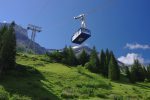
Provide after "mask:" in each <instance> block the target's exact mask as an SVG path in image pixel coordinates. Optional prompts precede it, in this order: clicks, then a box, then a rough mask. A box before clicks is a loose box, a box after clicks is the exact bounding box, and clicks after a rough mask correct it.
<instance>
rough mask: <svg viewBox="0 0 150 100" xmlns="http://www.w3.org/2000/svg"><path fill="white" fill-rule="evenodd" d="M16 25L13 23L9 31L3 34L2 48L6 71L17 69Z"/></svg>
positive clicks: (3, 64) (3, 63)
mask: <svg viewBox="0 0 150 100" xmlns="http://www.w3.org/2000/svg"><path fill="white" fill-rule="evenodd" d="M14 26H15V23H14V22H13V23H11V25H10V26H9V29H8V30H7V31H6V32H5V33H4V34H3V39H2V40H3V44H2V47H1V52H0V53H1V57H2V66H3V69H4V70H7V69H12V68H14V67H15V60H16V58H15V56H16V35H15V31H14Z"/></svg>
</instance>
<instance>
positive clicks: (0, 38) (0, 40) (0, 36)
mask: <svg viewBox="0 0 150 100" xmlns="http://www.w3.org/2000/svg"><path fill="white" fill-rule="evenodd" d="M6 31H8V28H7V27H6V26H4V27H2V28H1V29H0V75H1V73H2V70H3V65H2V46H3V35H4V33H6Z"/></svg>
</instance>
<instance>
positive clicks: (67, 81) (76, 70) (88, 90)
mask: <svg viewBox="0 0 150 100" xmlns="http://www.w3.org/2000/svg"><path fill="white" fill-rule="evenodd" d="M66 99H68V100H70V99H74V100H150V83H136V84H130V83H129V82H128V80H127V79H126V78H125V77H124V76H122V77H121V80H120V81H116V82H112V81H110V80H109V79H107V78H105V77H102V76H101V75H98V74H94V73H91V72H89V71H88V70H86V69H85V68H84V67H81V66H78V67H70V66H65V65H62V64H58V63H50V62H48V58H46V57H45V56H44V55H25V54H17V68H16V70H11V71H8V72H6V73H5V74H4V75H3V77H2V78H1V81H0V100H66Z"/></svg>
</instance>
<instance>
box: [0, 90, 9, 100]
mask: <svg viewBox="0 0 150 100" xmlns="http://www.w3.org/2000/svg"><path fill="white" fill-rule="evenodd" d="M0 100H9V94H8V92H6V91H0Z"/></svg>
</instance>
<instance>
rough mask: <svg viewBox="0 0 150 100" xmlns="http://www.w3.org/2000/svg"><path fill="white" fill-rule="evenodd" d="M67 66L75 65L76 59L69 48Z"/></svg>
mask: <svg viewBox="0 0 150 100" xmlns="http://www.w3.org/2000/svg"><path fill="white" fill-rule="evenodd" d="M68 64H69V65H70V66H75V65H77V58H76V56H75V53H74V51H73V49H72V47H71V46H70V47H69V54H68Z"/></svg>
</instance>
